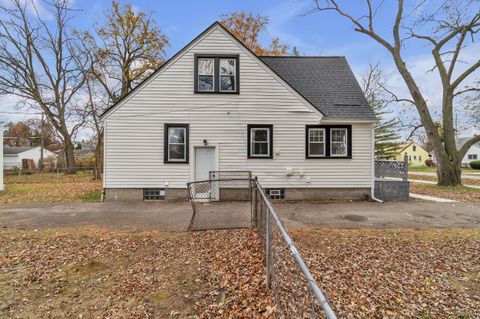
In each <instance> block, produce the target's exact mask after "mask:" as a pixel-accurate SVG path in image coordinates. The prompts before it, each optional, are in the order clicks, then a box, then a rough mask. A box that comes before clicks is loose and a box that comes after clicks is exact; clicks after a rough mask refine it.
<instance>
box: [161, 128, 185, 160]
mask: <svg viewBox="0 0 480 319" xmlns="http://www.w3.org/2000/svg"><path fill="white" fill-rule="evenodd" d="M172 127H178V128H183V129H185V159H184V160H171V159H169V150H170V143H169V138H168V129H169V128H172ZM189 140H190V130H189V125H188V124H181V123H165V124H164V131H163V162H164V163H165V164H188V163H189V158H190V157H189V155H190V154H189V153H190V141H189Z"/></svg>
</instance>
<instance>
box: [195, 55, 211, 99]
mask: <svg viewBox="0 0 480 319" xmlns="http://www.w3.org/2000/svg"><path fill="white" fill-rule="evenodd" d="M202 59H205V60H213V73H212V74H202V73H200V60H202ZM200 76H211V77H213V82H212V84H213V86H212V89H211V90H202V89H200ZM197 91H198V92H215V58H213V57H199V58H198V60H197Z"/></svg>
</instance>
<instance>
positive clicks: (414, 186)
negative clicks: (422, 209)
mask: <svg viewBox="0 0 480 319" xmlns="http://www.w3.org/2000/svg"><path fill="white" fill-rule="evenodd" d="M410 192H411V193H414V194H420V195H428V196H434V197H440V198H447V199H453V200H457V201H461V202H478V201H480V189H478V188H470V187H465V186H455V187H451V186H438V185H435V184H423V183H415V182H410Z"/></svg>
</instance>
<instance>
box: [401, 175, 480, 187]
mask: <svg viewBox="0 0 480 319" xmlns="http://www.w3.org/2000/svg"><path fill="white" fill-rule="evenodd" d="M408 181H409V182H414V183H423V184H435V185H436V184H437V182H433V181H424V180H421V179H410V178H409V179H408ZM463 186H465V187H469V188H477V189H480V186H477V185H467V184H463Z"/></svg>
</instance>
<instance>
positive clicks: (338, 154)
mask: <svg viewBox="0 0 480 319" xmlns="http://www.w3.org/2000/svg"><path fill="white" fill-rule="evenodd" d="M305 133H306V137H305V158H307V159H308V158H352V126H351V125H307V126H306V132H305Z"/></svg>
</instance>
